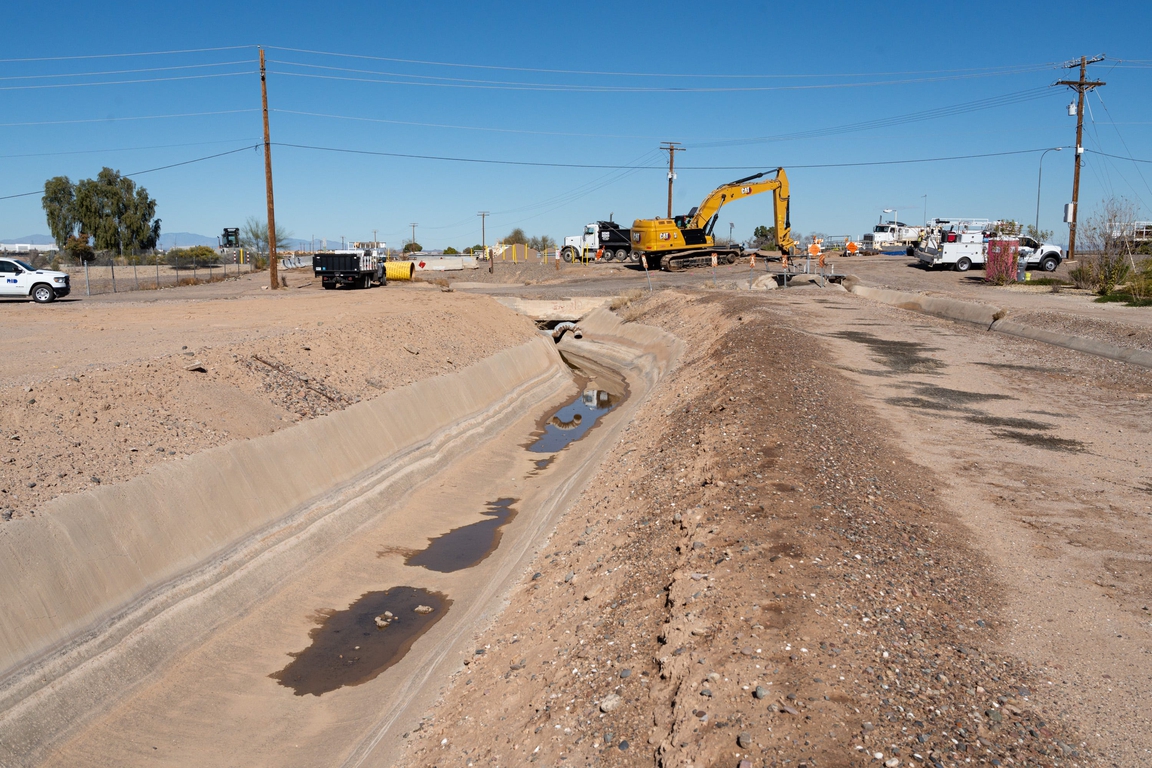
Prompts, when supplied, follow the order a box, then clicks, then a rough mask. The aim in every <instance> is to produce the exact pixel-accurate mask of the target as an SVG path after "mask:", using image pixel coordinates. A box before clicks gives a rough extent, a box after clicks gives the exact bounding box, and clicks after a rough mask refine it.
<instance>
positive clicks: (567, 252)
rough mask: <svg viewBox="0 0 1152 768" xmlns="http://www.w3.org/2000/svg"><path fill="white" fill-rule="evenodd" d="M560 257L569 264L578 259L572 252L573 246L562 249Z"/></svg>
mask: <svg viewBox="0 0 1152 768" xmlns="http://www.w3.org/2000/svg"><path fill="white" fill-rule="evenodd" d="M560 258H562V259H564V261H565V262H567V263H568V264H571V263H572V262H573V261H575V260H576V255H575V254H574V253H573V252H572V249H571V248H565V249H563V250H562V251H560Z"/></svg>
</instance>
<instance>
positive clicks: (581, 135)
mask: <svg viewBox="0 0 1152 768" xmlns="http://www.w3.org/2000/svg"><path fill="white" fill-rule="evenodd" d="M269 111H270V112H279V113H283V114H286V115H305V116H308V117H325V118H332V119H335V120H354V121H358V122H366V123H387V124H389V125H411V126H416V127H419V128H452V129H455V130H461V131H490V132H493V133H522V134H529V135H533V136H571V137H575V138H586V139H642V140H645V141H659V140H660V138H661V137H660V136H629V135H624V134H611V133H566V132H563V131H529V130H525V129H521V128H490V127H486V126H474V125H449V124H445V123H415V122H411V121H408V120H386V119H384V118H379V117H354V116H351V115H331V114H325V113H323V112H301V111H298V110H294V109H271V110H269Z"/></svg>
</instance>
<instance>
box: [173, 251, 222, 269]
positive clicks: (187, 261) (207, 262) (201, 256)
mask: <svg viewBox="0 0 1152 768" xmlns="http://www.w3.org/2000/svg"><path fill="white" fill-rule="evenodd" d="M167 261H168V265H169V266H172V267H175V268H176V269H192V268H193V267H208V266H216V265H217V264H219V263H220V254H218V253H216V251H215V250H213V249H212V248H209V247H208V246H206V245H194V246H192V247H191V248H173V249H172V250H170V251H168V255H167Z"/></svg>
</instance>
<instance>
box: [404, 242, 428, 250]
mask: <svg viewBox="0 0 1152 768" xmlns="http://www.w3.org/2000/svg"><path fill="white" fill-rule="evenodd" d="M422 250H424V247H423V246H422V245H420V243H417V242H416V241H415V240H408V241H407V242H405V243H404V253H416V252H417V251H422Z"/></svg>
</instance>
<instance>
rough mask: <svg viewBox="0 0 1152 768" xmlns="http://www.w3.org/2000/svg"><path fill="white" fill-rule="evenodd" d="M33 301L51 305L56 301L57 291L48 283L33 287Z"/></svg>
mask: <svg viewBox="0 0 1152 768" xmlns="http://www.w3.org/2000/svg"><path fill="white" fill-rule="evenodd" d="M32 301H34V302H36V303H37V304H50V303H52V302H53V301H56V291H54V290H52V286H50V285H48V284H46V283H37V284H36V285H34V286H32Z"/></svg>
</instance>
